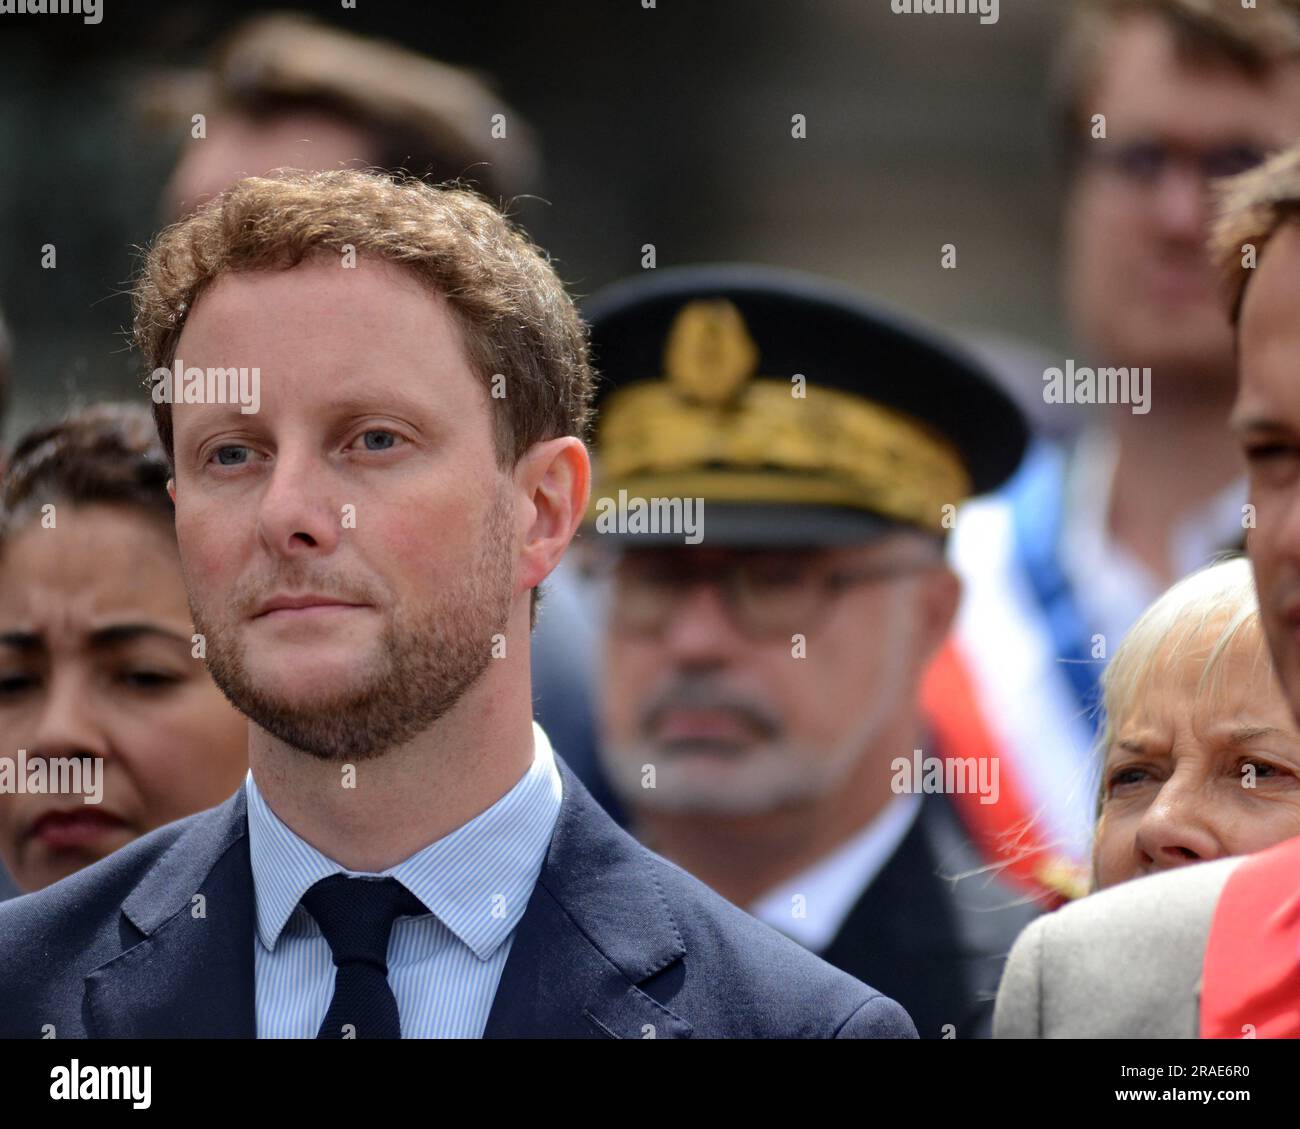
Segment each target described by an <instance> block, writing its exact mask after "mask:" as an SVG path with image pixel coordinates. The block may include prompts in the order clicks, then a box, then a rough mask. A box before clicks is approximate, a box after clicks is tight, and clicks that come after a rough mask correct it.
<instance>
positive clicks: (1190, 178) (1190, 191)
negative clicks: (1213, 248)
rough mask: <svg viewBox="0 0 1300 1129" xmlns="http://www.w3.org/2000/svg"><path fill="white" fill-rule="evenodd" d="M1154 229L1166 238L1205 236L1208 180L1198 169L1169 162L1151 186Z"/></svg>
mask: <svg viewBox="0 0 1300 1129" xmlns="http://www.w3.org/2000/svg"><path fill="white" fill-rule="evenodd" d="M1154 193H1155V198H1154V204H1153V207H1154V212H1155V218H1156V224H1157V228H1158V230H1159V231H1160V232H1161V233H1162V234H1163V235H1165V236H1166V237H1168V238H1174V239H1182V240H1186V241H1191V242H1195V243H1197V244H1198V245H1199V244H1200V243H1201V242H1202V241H1203V240H1204V239H1205V233H1206V228H1207V225H1208V223H1209V218H1210V209H1211V207H1212V203H1211V198H1210V192H1209V183H1208V182H1207V180H1206V179H1205V177H1204V176H1203V175H1202V173H1201V172H1200V170H1199V169H1196V168H1193V167H1191V166H1189V165H1183V164H1177V163H1173V164H1171V165H1170V166H1169V167H1168V168H1166V169H1165V170H1164V172H1163V174H1162V175H1161V177H1160V180H1159V181H1158V183H1157V184H1156V186H1155V189H1154Z"/></svg>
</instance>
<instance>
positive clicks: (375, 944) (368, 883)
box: [302, 874, 429, 974]
mask: <svg viewBox="0 0 1300 1129" xmlns="http://www.w3.org/2000/svg"><path fill="white" fill-rule="evenodd" d="M302 904H303V906H305V907H306V910H307V912H308V913H310V914H311V915H312V917H313V918H315V919H316V924H317V925H319V926H320V931H321V933H323V934H324V936H325V940H326V941H327V942H329V947H330V951H331V952H333V954H334V963H335V964H336V965H338V966H339V967H340V968H341V967H342V966H343V965H345V964H350V963H360V964H369V965H372V966H373V967H375V968H377V969H379V970H380V971H381V972H384V973H385V974H387V971H388V938H389V935H390V934H391V933H392V929H393V922H394V921H396V920H397V918H399V917H417V916H419V915H420V914H425V913H428V912H429V911H428V909H426V908H425V906H424V903H423V902H421V901H420V899H419V898H417V897H416V896H415V895H414V894H412V893H411V892H410V891H409V890H408V889H407V888H406V887H405V886H403V885H402V884H401V883H400V882H398V881H397V879H396V878H350V877H348V876H347V875H346V874H334V875H331V876H330V877H329V878H322V879H321V880H320V881H319V882H317V883H316V884H315V885H314V886H313V887H312V888H311V889H310V890H308V891H307V892H306V893H305V894H304V895H303V896H302Z"/></svg>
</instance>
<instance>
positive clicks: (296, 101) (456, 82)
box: [143, 13, 538, 218]
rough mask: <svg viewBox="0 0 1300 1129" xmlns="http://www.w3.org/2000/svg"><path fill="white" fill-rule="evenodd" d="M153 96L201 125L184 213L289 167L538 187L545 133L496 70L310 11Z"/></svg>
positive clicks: (270, 23) (265, 29)
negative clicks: (495, 85) (502, 87)
mask: <svg viewBox="0 0 1300 1129" xmlns="http://www.w3.org/2000/svg"><path fill="white" fill-rule="evenodd" d="M143 96H144V105H145V108H146V110H147V111H148V112H149V113H150V115H151V116H153V117H155V118H157V119H158V120H159V121H160V122H163V123H168V124H171V125H173V126H181V127H183V128H184V129H185V131H186V132H187V134H188V139H187V140H186V142H185V145H184V148H183V149H182V152H181V155H180V159H179V162H178V163H177V165H176V168H175V171H174V172H173V173H172V176H171V180H170V181H169V182H168V185H167V189H166V192H165V195H164V203H163V206H164V210H165V212H166V213H167V215H168V216H169V217H172V218H177V217H179V216H182V215H185V214H187V213H189V212H191V211H193V210H194V208H196V207H197V206H198V205H199V204H201V203H203V202H204V201H205V200H208V199H210V198H211V197H213V196H215V195H216V194H217V193H219V192H221V191H222V190H224V189H226V188H228V187H229V186H230V185H231V184H233V183H234V182H235V181H236V180H239V179H240V178H241V177H244V176H260V175H262V174H264V173H267V172H270V171H271V170H272V169H276V168H282V167H283V168H298V169H304V170H307V171H315V170H321V169H334V168H340V167H343V166H346V165H353V164H355V165H359V166H364V167H367V168H370V167H374V168H381V169H386V170H389V171H396V170H399V169H400V170H403V171H406V172H409V173H411V174H413V175H415V176H419V177H423V178H424V179H427V180H430V181H442V180H448V179H456V178H461V179H463V180H464V182H465V183H466V184H468V185H470V186H472V187H474V188H476V189H477V190H478V191H480V192H481V193H483V195H485V196H487V197H488V198H489V199H491V200H494V201H498V202H499V201H500V200H501V198H502V197H509V196H511V195H514V194H516V193H519V192H524V191H529V190H532V189H533V188H535V187H536V185H535V179H536V176H537V172H538V155H537V147H536V144H535V142H534V140H533V135H532V131H531V129H530V128H529V126H528V123H527V122H526V121H525V120H524V118H523V117H522V116H521V115H520V114H518V113H517V112H516V111H515V110H514V109H513V108H512V107H510V106H509V105H507V104H506V103H505V101H504V100H503V99H502V98H501V97H500V96H499V95H497V94H496V93H495V92H494V91H493V90H492V88H491V87H490V86H489V85H488V84H487V83H486V82H485V81H484V79H483V78H481V77H480V76H478V75H475V74H473V73H471V72H470V71H467V70H464V69H462V68H460V67H453V66H450V65H448V64H446V63H440V62H436V61H435V60H433V59H429V58H426V57H425V56H423V55H421V54H418V53H416V52H414V51H410V50H407V49H406V48H404V47H400V46H398V45H397V44H394V43H387V42H383V41H380V40H376V39H369V38H365V37H363V36H358V35H352V34H349V33H348V32H345V31H340V30H337V29H335V28H331V27H327V26H325V25H324V24H321V23H318V22H316V21H315V20H312V19H310V18H309V17H306V16H302V15H297V14H290V13H272V14H268V15H261V16H256V17H254V18H252V19H250V20H248V21H246V22H244V23H242V24H240V25H238V26H237V27H236V28H235V30H234V31H232V32H231V33H230V34H229V35H228V36H227V37H225V38H224V39H223V40H222V41H221V42H220V43H219V44H218V45H217V47H216V48H215V50H214V51H213V54H212V58H211V62H210V64H209V66H207V67H206V68H203V69H201V70H197V71H188V72H182V73H179V74H177V73H171V74H165V75H158V76H156V77H155V78H154V79H153V80H152V81H151V82H150V83H149V84H147V86H146V87H145V90H144V92H143ZM199 113H201V114H203V115H204V121H203V123H202V131H201V134H200V133H199V132H198V127H197V126H196V125H195V123H194V121H193V116H194V115H195V114H199Z"/></svg>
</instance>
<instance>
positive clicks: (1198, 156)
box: [1087, 138, 1268, 188]
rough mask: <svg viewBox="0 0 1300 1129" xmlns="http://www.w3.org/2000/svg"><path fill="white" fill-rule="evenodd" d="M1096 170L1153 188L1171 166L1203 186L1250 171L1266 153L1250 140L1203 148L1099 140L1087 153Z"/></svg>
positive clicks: (1151, 140) (1149, 140)
mask: <svg viewBox="0 0 1300 1129" xmlns="http://www.w3.org/2000/svg"><path fill="white" fill-rule="evenodd" d="M1087 152H1088V154H1089V156H1090V159H1091V161H1092V162H1093V164H1094V165H1096V166H1097V167H1098V168H1101V169H1104V170H1105V171H1107V172H1109V173H1111V174H1113V175H1114V176H1115V177H1117V178H1118V179H1120V180H1122V181H1124V182H1125V183H1126V184H1129V185H1132V186H1133V187H1136V188H1152V187H1154V186H1155V185H1156V184H1158V183H1160V181H1161V180H1163V179H1164V178H1165V176H1166V175H1167V174H1168V172H1169V170H1170V169H1171V168H1174V167H1178V168H1182V169H1186V170H1188V171H1189V172H1191V173H1192V174H1193V175H1195V176H1197V177H1199V178H1200V180H1201V181H1202V183H1207V182H1209V181H1211V180H1218V179H1219V178H1220V177H1225V176H1236V175H1237V174H1238V173H1243V172H1246V171H1247V170H1249V169H1253V168H1254V167H1255V166H1256V165H1258V164H1260V163H1262V162H1263V161H1264V160H1265V159H1266V158H1267V157H1268V151H1267V150H1266V149H1264V148H1262V147H1261V146H1259V145H1256V144H1254V143H1253V142H1249V141H1237V142H1230V143H1228V144H1226V145H1212V146H1207V147H1205V148H1196V147H1193V146H1182V145H1173V144H1169V143H1166V142H1164V141H1159V140H1156V139H1155V138H1138V139H1135V140H1132V141H1101V142H1097V143H1096V144H1095V145H1093V146H1091V147H1090V148H1089V149H1088V150H1087Z"/></svg>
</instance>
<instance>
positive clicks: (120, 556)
mask: <svg viewBox="0 0 1300 1129" xmlns="http://www.w3.org/2000/svg"><path fill="white" fill-rule="evenodd" d="M167 478H168V469H167V460H166V457H165V456H164V454H163V452H162V449H161V448H160V447H159V445H158V442H157V438H156V434H155V431H154V425H153V421H152V419H151V417H150V414H149V412H148V410H147V409H146V408H145V407H139V408H137V407H135V406H128V405H117V404H109V405H101V406H97V407H94V408H90V409H87V410H85V411H81V412H78V413H75V414H73V415H71V416H70V417H68V418H67V419H65V420H64V421H62V422H60V423H56V424H44V425H40V426H38V427H36V428H35V429H33V430H32V431H30V432H29V433H28V434H27V435H25V436H22V437H21V438H19V440H18V442H17V443H16V445H15V446H14V448H13V451H12V456H11V462H10V465H9V469H8V473H7V474H6V476H5V479H4V482H3V486H2V488H0V782H5V781H8V783H9V785H10V786H8V787H4V788H0V861H3V863H4V865H5V867H6V868H7V869H8V870H9V873H10V874H11V875H12V877H13V879H14V881H15V882H16V883H17V884H18V886H19V888H20V889H22V890H24V891H32V890H37V889H40V888H41V887H43V886H47V885H49V884H50V883H52V882H56V881H58V880H59V879H60V878H64V877H66V876H67V875H69V874H72V873H73V872H74V871H77V870H79V869H81V868H82V867H84V866H87V865H88V864H90V863H92V862H95V861H96V860H98V859H101V858H103V857H104V856H105V855H108V854H110V853H111V852H113V851H115V850H117V849H118V848H120V847H122V846H125V845H126V844H127V843H129V842H130V841H131V840H133V839H135V838H137V837H138V836H140V835H143V834H144V833H145V832H147V831H150V830H152V829H153V828H155V827H160V826H162V825H163V824H165V823H170V822H172V821H173V820H176V819H179V818H181V817H182V816H185V815H189V814H191V813H193V812H196V811H200V810H202V809H203V808H207V807H212V806H214V805H216V804H218V803H220V802H221V801H222V800H224V799H226V798H227V797H228V796H229V795H230V794H231V793H232V792H234V791H235V789H236V788H237V787H238V786H239V784H240V781H241V780H242V778H243V775H244V773H245V772H246V770H247V767H248V749H247V741H248V737H247V722H246V720H245V719H244V717H243V716H242V715H241V714H239V713H237V712H236V711H235V709H234V707H233V706H231V705H230V704H229V703H228V702H227V701H226V699H225V698H224V697H223V696H222V695H221V692H220V691H219V690H218V689H217V687H216V685H215V684H214V683H213V681H212V679H211V678H210V677H209V675H208V672H207V668H206V666H205V664H204V662H203V658H202V656H203V653H204V651H203V646H202V640H201V639H200V638H198V637H196V636H195V635H194V627H193V623H192V620H191V617H190V611H189V605H188V601H187V598H186V594H185V585H184V582H183V580H182V576H181V566H180V558H179V556H178V554H177V549H176V535H175V530H174V526H173V517H172V504H171V500H170V498H169V497H168V496H167V491H166V483H167ZM4 761H9V762H10V763H9V765H8V766H5V765H3V762H4ZM74 762H79V763H80V764H81V765H84V766H86V767H87V771H88V773H89V769H90V766H92V765H98V766H99V767H98V768H96V769H95V770H94V773H90V775H96V774H97V777H96V778H97V780H98V781H99V785H98V789H97V791H98V800H96V799H95V798H94V797H93V796H92V795H91V792H92V789H91V788H90V787H89V786H85V787H83V789H82V793H79V794H76V795H72V794H67V792H66V791H62V790H59V789H55V788H52V782H55V781H57V780H58V779H59V773H57V772H56V771H55V770H54V766H55V764H56V763H58V764H61V765H73V763H74ZM5 768H7V769H8V772H7V773H6V772H5V771H4V770H5ZM69 778H70V777H69ZM84 783H85V782H84V781H83V784H84ZM32 784H36V785H38V787H36V788H32V787H30V785H32Z"/></svg>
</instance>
